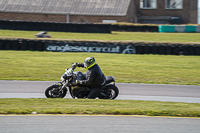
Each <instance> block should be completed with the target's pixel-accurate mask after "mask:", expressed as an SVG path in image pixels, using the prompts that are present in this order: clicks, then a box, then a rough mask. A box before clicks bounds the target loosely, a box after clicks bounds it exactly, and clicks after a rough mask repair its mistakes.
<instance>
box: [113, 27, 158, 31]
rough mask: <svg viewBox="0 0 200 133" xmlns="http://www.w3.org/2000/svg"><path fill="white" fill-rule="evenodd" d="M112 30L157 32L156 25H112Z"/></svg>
mask: <svg viewBox="0 0 200 133" xmlns="http://www.w3.org/2000/svg"><path fill="white" fill-rule="evenodd" d="M112 31H129V32H158V26H135V25H112Z"/></svg>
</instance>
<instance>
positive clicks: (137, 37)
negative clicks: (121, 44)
mask: <svg viewBox="0 0 200 133" xmlns="http://www.w3.org/2000/svg"><path fill="white" fill-rule="evenodd" d="M38 32H39V31H19V30H0V38H29V39H33V38H35V37H34V35H35V34H37V33H38ZM49 34H50V35H51V36H52V37H53V38H52V39H54V40H55V39H56V40H64V39H69V40H103V41H156V42H173V43H174V42H181V43H183V42H184V43H186V42H187V43H189V42H193V43H192V44H194V43H198V44H199V40H200V33H157V32H112V34H102V33H70V32H49Z"/></svg>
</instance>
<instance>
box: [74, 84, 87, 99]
mask: <svg viewBox="0 0 200 133" xmlns="http://www.w3.org/2000/svg"><path fill="white" fill-rule="evenodd" d="M89 92H90V89H89V88H88V87H79V86H73V87H72V93H73V95H74V96H75V97H77V98H86V97H87V95H88V94H89Z"/></svg>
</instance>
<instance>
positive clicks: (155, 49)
mask: <svg viewBox="0 0 200 133" xmlns="http://www.w3.org/2000/svg"><path fill="white" fill-rule="evenodd" d="M0 50H31V51H53V52H98V53H123V54H159V55H200V44H193V45H192V44H167V43H166V44H163V43H162V44H161V43H159V44H158V43H152V42H151V43H146V42H145V43H143V42H135V43H134V42H132V43H121V42H112V43H111V42H98V41H56V40H28V39H0Z"/></svg>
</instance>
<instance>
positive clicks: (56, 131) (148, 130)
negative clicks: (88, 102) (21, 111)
mask: <svg viewBox="0 0 200 133" xmlns="http://www.w3.org/2000/svg"><path fill="white" fill-rule="evenodd" d="M199 123H200V119H197V118H172V117H167V118H166V117H144V116H143V117H137V116H74V115H72V116H67V115H60V116H59V115H48V116H38V115H36V116H0V129H1V130H0V133H199V131H200V126H199Z"/></svg>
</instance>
